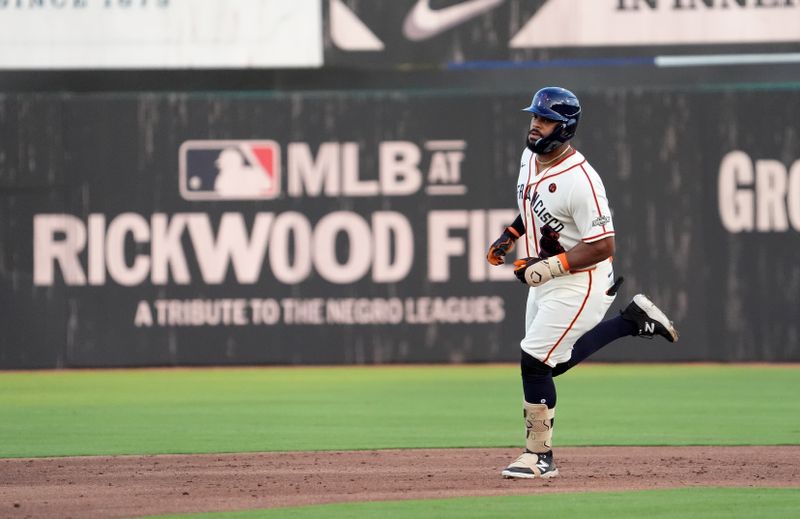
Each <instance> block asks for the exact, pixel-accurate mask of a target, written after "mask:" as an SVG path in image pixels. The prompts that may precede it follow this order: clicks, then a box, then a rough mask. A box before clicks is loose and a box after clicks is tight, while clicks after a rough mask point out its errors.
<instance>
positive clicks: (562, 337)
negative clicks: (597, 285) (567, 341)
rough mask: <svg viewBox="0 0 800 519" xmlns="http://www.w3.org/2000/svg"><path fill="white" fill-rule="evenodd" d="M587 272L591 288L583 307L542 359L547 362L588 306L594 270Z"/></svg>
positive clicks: (587, 291)
mask: <svg viewBox="0 0 800 519" xmlns="http://www.w3.org/2000/svg"><path fill="white" fill-rule="evenodd" d="M587 274H588V275H589V288H588V289H587V290H586V297H584V298H583V303H581V307H580V309H579V310H578V313H577V314H575V317H573V318H572V322H570V323H569V326H567V329H566V330H564V333H562V334H561V337H559V338H558V340H557V341H556V343H555V344H554V345H553V347H552V348H550V351H548V352H547V357H545V358H544V360H543V361H542V362H544V363H546V362H547V360H548V359H549V358H550V355H552V354H553V352H554V351H555V349H556V348H558V345H559V344H561V341H563V340H564V337H566V336H567V334H568V333H569V331H570V330H571V329H572V326H573V325H574V324H575V321H577V320H578V317H580V315H581V313H583V309H584V308H585V307H586V301H588V300H589V294H591V293H592V271H591V270H590V271H587Z"/></svg>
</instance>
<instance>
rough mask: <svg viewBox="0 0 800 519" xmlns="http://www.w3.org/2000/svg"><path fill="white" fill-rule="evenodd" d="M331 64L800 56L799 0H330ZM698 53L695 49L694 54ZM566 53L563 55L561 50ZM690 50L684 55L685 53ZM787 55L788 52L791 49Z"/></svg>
mask: <svg viewBox="0 0 800 519" xmlns="http://www.w3.org/2000/svg"><path fill="white" fill-rule="evenodd" d="M326 3H327V6H328V19H329V24H328V25H329V32H330V38H329V39H328V40H327V41H326V55H325V63H326V65H333V64H347V65H352V66H377V67H386V66H392V65H393V66H414V65H417V66H419V65H423V64H427V65H447V64H453V63H464V62H475V61H486V60H490V61H516V62H519V61H524V60H526V59H531V58H533V57H535V58H537V59H546V60H553V59H557V58H559V57H563V56H570V55H576V53H578V54H577V55H580V56H621V55H630V54H633V53H636V54H637V55H641V54H642V53H645V54H650V55H652V54H655V51H654V49H655V48H659V52H660V51H663V50H664V48H665V47H668V48H670V49H671V50H670V52H672V50H673V49H674V51H675V52H684V53H685V52H686V49H687V48H692V49H694V51H697V49H698V47H699V46H702V47H704V50H703V52H707V51H708V50H705V49H707V48H713V47H715V46H717V47H719V46H720V45H725V46H726V47H725V50H724V52H726V53H731V52H753V51H752V49H753V48H754V45H760V46H761V47H760V51H761V52H763V51H764V48H763V46H764V45H767V46H770V45H773V46H774V45H777V44H780V45H782V46H784V47H785V46H786V45H788V46H789V47H791V48H792V49H794V48H795V47H796V48H797V49H798V50H800V3H798V2H797V1H795V0H591V1H589V0H527V1H526V0H466V1H459V2H453V1H449V2H446V1H441V0H395V1H391V2H359V1H357V0H327V2H326ZM687 46H693V47H687ZM555 49H558V50H555ZM681 49H682V50H681ZM780 52H786V49H785V48H782V49H781V51H780Z"/></svg>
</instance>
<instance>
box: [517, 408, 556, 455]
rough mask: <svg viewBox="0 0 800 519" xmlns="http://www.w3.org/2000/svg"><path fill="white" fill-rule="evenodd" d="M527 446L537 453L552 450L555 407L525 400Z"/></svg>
mask: <svg viewBox="0 0 800 519" xmlns="http://www.w3.org/2000/svg"><path fill="white" fill-rule="evenodd" d="M523 415H524V416H525V447H526V448H527V449H528V450H529V451H531V452H535V453H544V452H548V451H549V450H551V449H552V448H553V447H552V438H553V418H554V417H555V415H556V410H555V408H553V409H548V408H547V405H546V404H529V403H528V402H525V407H524V411H523Z"/></svg>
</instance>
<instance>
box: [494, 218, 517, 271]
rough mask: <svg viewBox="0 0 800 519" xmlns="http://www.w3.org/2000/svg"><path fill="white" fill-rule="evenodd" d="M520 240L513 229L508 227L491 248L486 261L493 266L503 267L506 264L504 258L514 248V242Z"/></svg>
mask: <svg viewBox="0 0 800 519" xmlns="http://www.w3.org/2000/svg"><path fill="white" fill-rule="evenodd" d="M517 238H519V236H518V235H516V234H515V233H514V230H513V229H512V228H511V227H507V228H506V230H505V231H503V234H501V235H500V237H499V238H497V239H496V240H495V241H494V243H492V245H491V246H490V247H489V252H488V253H487V254H486V260H487V261H488V262H489V263H491V264H492V265H502V264H503V263H505V262H506V261H505V258H504V256H505V255H506V254H508V253H509V252H510V251H511V249H513V248H514V242H515V241H517Z"/></svg>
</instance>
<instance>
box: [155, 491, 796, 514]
mask: <svg viewBox="0 0 800 519" xmlns="http://www.w3.org/2000/svg"><path fill="white" fill-rule="evenodd" d="M798 506H800V489H797V488H684V489H674V490H648V491H639V492H625V493H623V492H614V493H584V494H535V495H526V496H503V497H474V498H461V499H439V500H425V501H384V502H369V503H344V504H333V505H321V506H308V507H298V508H275V509H268V510H249V511H240V512H226V513H211V514H187V515H170V516H159V518H160V519H166V518H175V519H178V518H183V519H188V518H191V519H249V518H254V517H258V518H263V519H271V518H278V517H280V518H281V519H306V518H308V519H311V518H314V519H316V518H319V517H325V518H326V519H359V518H362V517H363V518H367V517H369V518H372V517H381V518H382V519H384V518H392V519H394V518H396V519H412V518H413V519H434V518H435V519H484V518H487V517H518V516H524V517H546V518H547V519H584V518H587V517H590V518H592V519H642V518H643V517H646V518H647V519H675V518H676V517H679V518H681V519H694V518H703V519H752V518H753V517H768V518H770V519H790V518H791V519H794V518H795V517H797V510H798Z"/></svg>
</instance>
